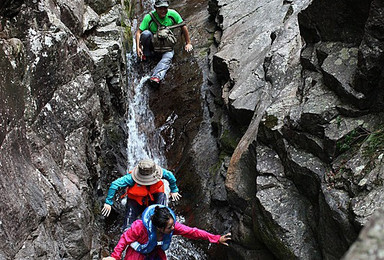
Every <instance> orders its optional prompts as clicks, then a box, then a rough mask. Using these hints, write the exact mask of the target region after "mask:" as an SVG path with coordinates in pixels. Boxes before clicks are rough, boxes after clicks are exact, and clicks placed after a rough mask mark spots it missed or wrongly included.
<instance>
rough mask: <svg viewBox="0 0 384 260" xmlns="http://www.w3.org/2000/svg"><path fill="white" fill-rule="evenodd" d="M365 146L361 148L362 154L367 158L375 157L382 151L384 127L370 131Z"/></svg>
mask: <svg viewBox="0 0 384 260" xmlns="http://www.w3.org/2000/svg"><path fill="white" fill-rule="evenodd" d="M366 143H367V146H366V147H365V148H364V150H363V155H364V156H365V157H368V158H373V157H376V156H377V155H379V154H381V153H383V152H384V128H381V129H379V130H377V131H375V132H373V133H371V134H370V135H369V136H368V137H367V140H366Z"/></svg>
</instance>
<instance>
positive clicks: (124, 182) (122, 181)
mask: <svg viewBox="0 0 384 260" xmlns="http://www.w3.org/2000/svg"><path fill="white" fill-rule="evenodd" d="M133 185H134V181H133V179H132V176H131V175H130V174H126V175H124V176H123V177H120V178H118V179H117V180H115V181H113V182H112V183H111V186H110V187H109V189H108V194H107V197H106V199H105V204H104V207H103V209H102V210H101V214H102V215H103V216H105V217H108V216H109V214H110V213H111V206H112V205H113V197H114V196H115V193H116V191H117V190H118V189H119V188H122V187H127V186H133Z"/></svg>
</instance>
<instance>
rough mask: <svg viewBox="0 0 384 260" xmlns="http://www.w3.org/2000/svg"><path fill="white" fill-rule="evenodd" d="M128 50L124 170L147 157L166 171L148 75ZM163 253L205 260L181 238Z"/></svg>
mask: <svg viewBox="0 0 384 260" xmlns="http://www.w3.org/2000/svg"><path fill="white" fill-rule="evenodd" d="M152 7H153V3H152V4H151V5H149V4H148V3H146V4H145V6H142V10H144V11H143V14H138V15H139V16H144V14H145V13H146V12H148V11H149V10H151V9H152ZM140 19H141V18H140ZM131 23H132V26H131V28H132V35H134V34H135V31H136V28H137V27H138V21H137V20H136V19H134V20H132V21H131ZM132 50H133V51H132V52H130V53H127V54H126V55H127V68H128V69H127V83H128V84H127V87H128V91H127V92H128V100H127V102H128V117H127V127H128V140H127V158H128V162H127V168H128V170H131V169H133V167H134V166H135V165H136V164H137V163H138V162H139V161H140V160H142V159H144V158H151V159H153V160H154V161H155V162H156V163H157V164H159V165H160V166H162V167H163V168H167V161H166V158H165V155H164V147H165V142H164V140H163V139H162V137H161V134H160V132H161V130H162V127H159V128H158V129H156V128H155V125H154V115H153V113H152V111H151V110H150V109H149V105H148V104H149V95H150V89H149V88H148V86H147V84H145V81H146V80H148V78H149V75H140V73H139V72H138V71H137V66H135V65H137V56H136V46H135V41H133V47H132ZM172 119H173V118H172V115H171V116H170V118H169V120H167V124H172V122H173V120H172ZM164 127H165V126H164ZM168 190H169V188H168ZM166 192H167V191H166ZM168 192H169V191H168ZM181 193H182V191H181ZM177 221H178V222H181V223H183V222H184V217H183V216H177ZM166 253H167V257H168V259H169V260H177V259H180V260H181V259H182V260H189V259H190V260H192V259H196V260H198V259H199V260H201V259H207V257H206V255H205V253H204V252H203V250H202V249H200V248H198V247H196V246H194V245H193V243H192V242H191V241H190V240H187V239H184V238H183V237H181V236H174V237H173V238H172V243H171V247H170V248H169V250H167V252H166Z"/></svg>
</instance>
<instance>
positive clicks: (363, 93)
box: [197, 0, 384, 259]
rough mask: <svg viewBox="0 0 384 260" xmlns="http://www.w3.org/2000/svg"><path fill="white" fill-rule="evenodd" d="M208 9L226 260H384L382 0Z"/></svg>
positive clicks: (217, 200)
mask: <svg viewBox="0 0 384 260" xmlns="http://www.w3.org/2000/svg"><path fill="white" fill-rule="evenodd" d="M209 8H210V9H209V10H210V13H211V15H212V16H211V17H212V19H214V20H215V23H216V24H217V30H216V32H215V33H214V39H215V42H216V47H213V48H212V53H211V55H210V61H211V73H210V78H209V80H210V84H211V88H210V89H211V94H212V100H211V105H210V110H211V115H212V120H213V123H212V124H213V126H214V130H215V131H214V132H215V134H216V137H217V139H218V147H219V150H220V151H221V153H220V156H219V160H218V165H216V167H215V169H213V170H212V172H213V173H212V175H213V176H216V177H214V178H212V179H211V180H209V181H207V182H206V183H207V185H208V187H209V189H208V190H207V191H206V193H205V194H206V195H207V196H209V197H210V200H209V202H208V203H209V205H210V206H209V207H210V211H211V212H212V215H211V217H212V219H217V220H218V221H213V223H212V225H213V226H216V227H218V228H219V229H223V227H224V228H227V229H228V230H231V231H232V233H233V237H234V241H233V243H232V244H231V247H230V249H229V259H247V258H248V259H275V258H277V259H340V258H342V257H343V258H344V259H377V258H380V256H379V255H380V250H381V248H382V247H381V243H380V242H378V241H380V240H381V238H382V234H380V232H377V230H378V229H377V228H378V227H380V225H381V224H380V223H381V217H380V214H379V212H378V210H379V209H380V208H381V207H382V203H383V201H384V200H383V196H382V194H383V193H382V189H383V170H382V167H383V162H382V156H383V141H384V140H383V139H382V136H383V128H382V127H383V119H382V118H383V115H382V114H381V113H380V112H381V111H382V106H381V103H382V100H383V99H382V91H383V28H384V23H383V3H382V1H376V0H373V1H319V0H313V1H305V0H304V1H300V0H298V1H275V0H266V1H253V2H252V3H249V1H246V2H243V1H226V0H223V1H220V0H219V1H210V6H209ZM218 107H219V109H217V108H218ZM220 108H224V109H220ZM224 187H225V188H224ZM375 212H378V213H376V214H375ZM207 214H209V213H207ZM373 215H375V217H372V216H373ZM199 221H201V219H200V220H197V222H199ZM363 227H365V228H364V229H363V231H362V232H361V234H360V237H359V238H358V239H357V237H358V235H359V232H360V231H361V230H362V228H363ZM356 239H357V240H356ZM355 241H356V242H355ZM372 241H377V242H374V243H373V244H372V246H368V244H369V242H372ZM352 244H353V246H352V247H351V245H352Z"/></svg>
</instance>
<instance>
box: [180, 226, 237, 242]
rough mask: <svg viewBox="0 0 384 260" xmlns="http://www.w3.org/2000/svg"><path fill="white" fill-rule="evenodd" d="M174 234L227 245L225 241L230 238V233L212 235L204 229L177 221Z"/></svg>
mask: <svg viewBox="0 0 384 260" xmlns="http://www.w3.org/2000/svg"><path fill="white" fill-rule="evenodd" d="M174 234H175V235H181V236H183V237H186V238H190V239H205V240H209V242H211V243H217V244H223V245H226V246H228V243H227V241H228V240H230V239H231V233H228V234H225V235H223V236H220V235H213V234H211V233H209V232H207V231H205V230H202V229H198V228H195V227H194V228H191V227H188V226H186V225H183V224H181V223H179V222H176V223H175V230H174Z"/></svg>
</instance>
